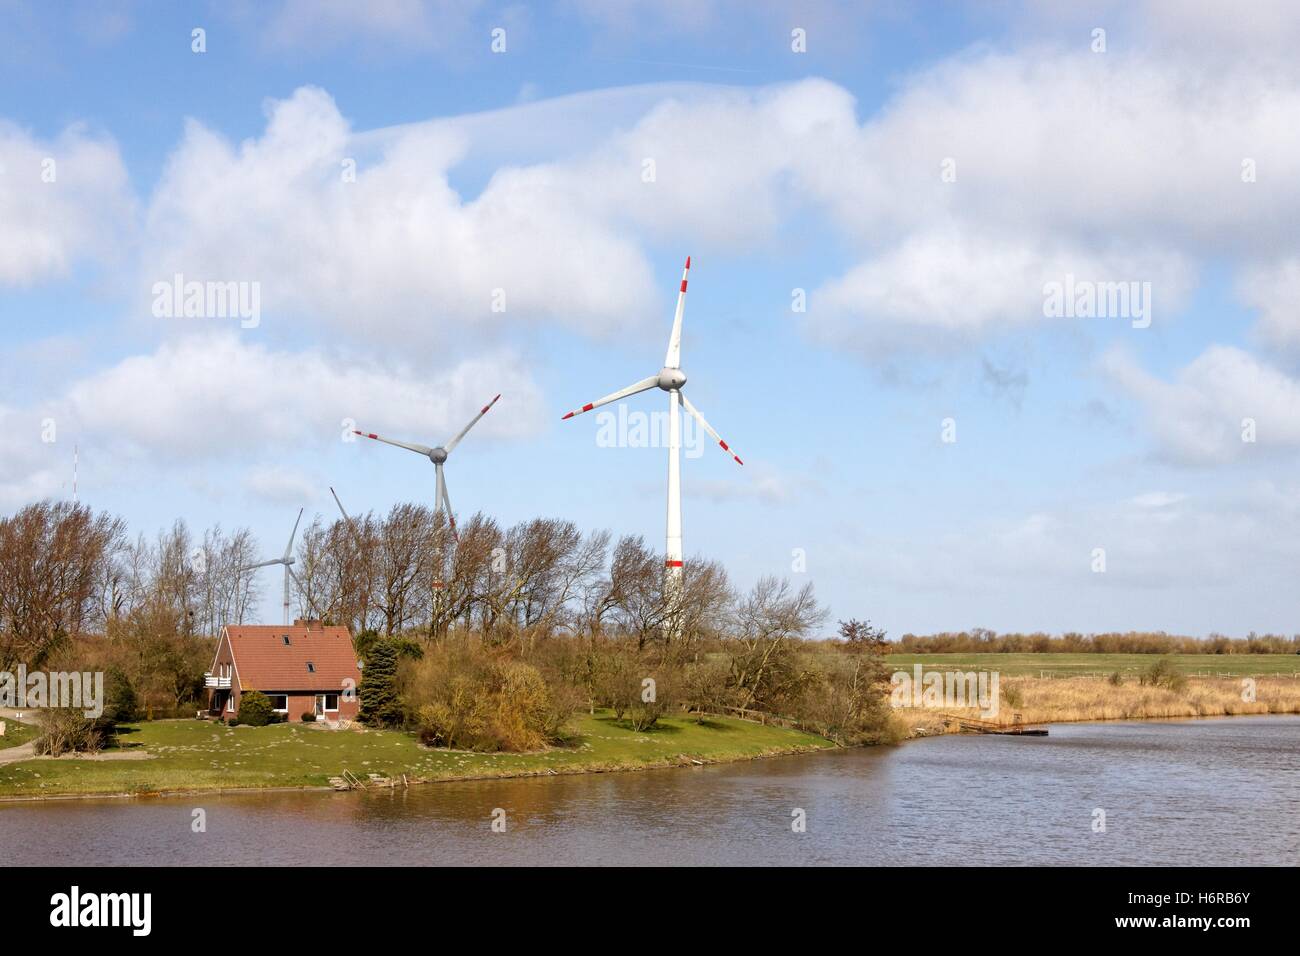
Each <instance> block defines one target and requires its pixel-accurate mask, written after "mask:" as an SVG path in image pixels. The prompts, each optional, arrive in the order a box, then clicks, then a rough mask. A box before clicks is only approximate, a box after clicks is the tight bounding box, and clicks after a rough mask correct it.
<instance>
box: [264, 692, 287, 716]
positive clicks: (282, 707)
mask: <svg viewBox="0 0 1300 956" xmlns="http://www.w3.org/2000/svg"><path fill="white" fill-rule="evenodd" d="M266 696H267V697H269V698H271V709H272V710H273V711H275V712H276V713H277V714H287V713H289V695H288V694H267V695H266Z"/></svg>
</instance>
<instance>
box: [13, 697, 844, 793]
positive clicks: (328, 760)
mask: <svg viewBox="0 0 1300 956" xmlns="http://www.w3.org/2000/svg"><path fill="white" fill-rule="evenodd" d="M659 723H660V724H661V725H662V726H659V727H656V728H655V729H654V730H651V731H645V732H640V733H638V732H634V731H632V730H628V729H627V728H626V727H623V726H621V725H620V724H618V723H616V722H615V721H614V719H613V718H612V717H610V716H609V715H607V714H602V713H601V712H599V711H598V712H597V714H596V716H595V717H591V716H588V715H586V714H582V715H580V716H579V717H577V718H576V719H575V721H574V730H575V731H576V733H577V736H576V738H575V739H574V742H573V744H572V745H571V746H568V747H564V748H556V749H554V750H549V751H546V752H544V753H534V754H477V753H468V752H462V751H446V750H432V749H428V748H425V747H421V746H420V745H419V744H418V743H417V741H416V740H415V738H414V737H412V736H411V735H410V734H406V733H402V732H399V731H386V730H371V731H365V732H358V731H330V730H325V729H321V728H315V727H311V726H305V725H302V724H277V725H273V726H270V727H234V728H229V727H225V726H222V725H218V724H212V723H207V722H203V721H197V720H160V721H153V722H148V723H142V724H135V725H129V726H127V727H126V728H124V730H125V732H124V733H123V734H122V736H121V738H120V739H121V751H120V752H131V753H147V754H148V755H149V757H148V759H141V760H111V759H110V760H103V759H101V760H91V759H69V758H60V759H58V760H49V759H47V760H27V761H23V762H21V763H13V764H7V765H0V797H16V796H27V797H31V796H53V795H56V794H69V793H75V794H93V793H103V794H109V793H150V792H159V791H168V790H205V789H217V788H223V787H240V788H243V787H311V786H327V785H328V783H329V778H330V777H333V776H336V775H338V774H339V773H340V772H341V771H343V770H344V769H347V770H350V771H351V772H352V773H355V774H356V775H357V776H358V777H361V778H362V779H365V778H366V776H367V774H370V773H378V774H380V775H382V776H392V777H400V776H401V775H402V774H406V775H407V776H408V777H411V778H423V779H430V780H435V779H436V780H450V779H456V778H463V777H478V776H511V775H524V774H543V773H550V772H554V773H562V772H574V771H583V770H622V769H627V770H632V769H638V768H644V767H653V766H671V765H675V764H688V763H690V762H691V761H692V760H700V761H705V762H713V761H725V760H738V759H744V758H747V757H757V756H763V755H766V754H776V753H791V752H797V751H803V750H819V749H822V748H826V747H830V746H832V744H831V743H830V742H829V741H827V740H823V739H822V738H820V737H814V736H812V735H810V734H805V733H800V732H799V731H795V730H787V729H784V728H781V727H771V726H763V725H761V724H756V723H752V722H749V721H741V720H734V719H731V718H727V717H712V718H709V719H708V720H707V721H706V722H705V723H704V724H702V725H701V724H697V723H696V722H695V721H693V720H687V719H681V718H670V719H661V720H660V721H659ZM111 752H112V751H105V753H111Z"/></svg>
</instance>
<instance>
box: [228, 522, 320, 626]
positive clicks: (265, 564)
mask: <svg viewBox="0 0 1300 956" xmlns="http://www.w3.org/2000/svg"><path fill="white" fill-rule="evenodd" d="M302 512H303V509H302V508H299V509H298V520H297V521H295V522H294V523H293V531H292V532H291V533H290V535H289V543H288V544H286V545H285V546H284V555H283V556H282V557H279V558H272V559H271V560H270V561H261V562H259V563H257V564H250V565H247V566H245V567H242V568H240V569H239V570H240V571H252V570H254V569H255V568H269V567H271V565H273V564H283V565H284V626H285V627H288V626H289V579H290V578H293V579H294V580H295V581H297V582H298V586H299V587H300V588H301V587H302V582H301V581H298V575H296V574H294V573H293V568H291V567H289V565H291V564H293V561H294V557H293V539H294V538H295V537H297V535H298V522H299V521H302ZM304 590H305V589H304Z"/></svg>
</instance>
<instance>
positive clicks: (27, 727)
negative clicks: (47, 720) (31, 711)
mask: <svg viewBox="0 0 1300 956" xmlns="http://www.w3.org/2000/svg"><path fill="white" fill-rule="evenodd" d="M0 721H3V722H4V725H5V733H4V736H3V737H0V750H5V749H6V748H9V747H18V746H21V745H22V744H25V743H27V741H29V740H31V739H32V738H33V737H35V736H36V728H35V727H33V726H32V725H31V724H20V723H18V721H16V720H14V719H13V718H12V717H7V718H0Z"/></svg>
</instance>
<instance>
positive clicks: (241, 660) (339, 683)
mask: <svg viewBox="0 0 1300 956" xmlns="http://www.w3.org/2000/svg"><path fill="white" fill-rule="evenodd" d="M204 684H205V685H206V686H207V688H208V690H209V691H210V696H209V698H208V714H209V715H210V716H212V717H216V718H223V719H233V718H234V716H235V715H236V714H237V713H239V699H240V697H241V696H242V695H243V694H246V693H248V692H249V691H251V690H259V691H261V692H262V693H263V694H265V695H266V696H267V697H269V698H271V705H272V707H273V708H274V709H275V711H276V713H278V714H280V715H282V716H283V717H285V718H286V719H287V720H291V721H299V720H302V716H303V714H315V715H316V718H317V719H318V720H319V719H323V720H352V719H354V718H355V717H356V716H357V707H358V699H357V688H358V687H359V686H360V685H361V665H360V663H359V662H358V661H357V654H356V651H354V650H353V649H352V635H351V634H349V633H348V629H347V628H346V627H337V626H332V625H324V624H321V623H320V622H319V621H307V620H301V619H300V620H297V621H294V622H293V625H292V626H291V627H286V626H284V625H281V624H275V625H272V624H227V625H226V626H225V627H223V628H222V629H221V638H220V640H218V641H217V653H216V656H215V657H214V658H213V661H212V668H211V670H210V671H209V672H208V673H207V674H206V675H204Z"/></svg>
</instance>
